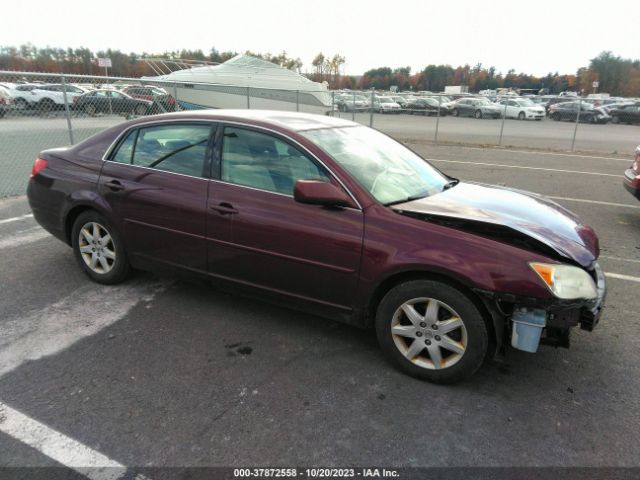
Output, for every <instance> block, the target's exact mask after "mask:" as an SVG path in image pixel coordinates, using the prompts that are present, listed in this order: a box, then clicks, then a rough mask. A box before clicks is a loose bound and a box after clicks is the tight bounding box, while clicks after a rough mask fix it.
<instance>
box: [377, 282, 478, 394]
mask: <svg viewBox="0 0 640 480" xmlns="http://www.w3.org/2000/svg"><path fill="white" fill-rule="evenodd" d="M375 326H376V334H377V337H378V342H379V343H380V347H381V348H382V351H383V353H384V355H385V357H386V358H387V360H389V362H391V364H393V365H394V366H395V367H396V368H398V369H399V370H401V371H402V372H404V373H406V374H408V375H411V376H413V377H417V378H420V379H423V380H427V381H429V382H433V383H455V382H459V381H461V380H463V379H465V378H468V377H470V376H471V375H473V374H474V373H475V372H476V371H477V370H478V368H480V366H481V365H482V363H483V361H484V359H485V356H486V354H487V350H488V345H489V335H488V332H487V326H486V324H485V322H484V319H483V317H482V314H481V313H480V311H479V310H478V308H477V307H476V306H475V304H474V303H473V302H472V301H471V300H470V299H469V298H468V297H467V296H466V295H465V294H464V293H463V292H461V291H460V290H458V289H457V288H454V287H452V286H450V285H448V284H446V283H442V282H438V281H432V280H414V281H409V282H405V283H401V284H400V285H397V286H395V287H394V288H392V289H391V290H389V292H387V294H386V295H385V296H384V298H383V299H382V301H381V302H380V305H379V306H378V310H377V313H376V319H375Z"/></svg>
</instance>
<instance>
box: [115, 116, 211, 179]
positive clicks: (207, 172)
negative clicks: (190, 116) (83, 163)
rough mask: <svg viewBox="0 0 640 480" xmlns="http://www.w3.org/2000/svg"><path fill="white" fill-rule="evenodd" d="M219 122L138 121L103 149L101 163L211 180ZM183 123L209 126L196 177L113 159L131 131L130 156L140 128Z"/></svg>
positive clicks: (133, 151)
mask: <svg viewBox="0 0 640 480" xmlns="http://www.w3.org/2000/svg"><path fill="white" fill-rule="evenodd" d="M221 123H222V122H220V121H216V120H164V121H154V122H145V123H138V124H135V125H131V126H129V127H128V128H126V129H124V130H123V131H122V132H120V134H119V135H118V137H117V138H116V140H115V141H114V142H113V143H112V144H111V146H110V147H109V148H108V149H107V150H106V151H105V154H104V155H103V157H102V162H103V164H104V162H111V163H113V164H116V165H125V166H127V167H135V168H142V169H145V170H153V171H154V172H162V173H167V174H172V175H180V176H182V177H188V178H197V179H201V180H207V181H209V180H211V165H212V157H213V151H214V150H215V147H216V142H217V141H218V132H219V131H220V125H221ZM185 124H186V125H207V126H209V127H210V132H209V139H208V142H207V149H206V152H205V158H204V162H203V165H202V175H201V176H199V177H197V176H194V175H188V174H186V173H179V172H172V171H169V170H161V169H159V168H153V167H145V166H143V165H136V164H134V163H123V162H117V161H115V160H113V156H114V155H115V154H116V153H117V152H118V150H119V149H120V147H121V146H122V144H123V143H124V142H125V141H126V139H127V138H128V137H129V135H130V134H131V133H132V132H134V131H135V135H136V137H135V143H134V148H133V150H132V152H131V158H133V157H134V155H135V146H136V144H137V142H138V135H139V134H140V130H141V129H145V128H153V127H166V126H171V125H185Z"/></svg>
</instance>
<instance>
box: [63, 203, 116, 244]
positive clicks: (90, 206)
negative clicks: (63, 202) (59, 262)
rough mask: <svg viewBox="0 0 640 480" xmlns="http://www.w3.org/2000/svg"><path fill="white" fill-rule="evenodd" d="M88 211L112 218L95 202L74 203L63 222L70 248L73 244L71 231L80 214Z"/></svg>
mask: <svg viewBox="0 0 640 480" xmlns="http://www.w3.org/2000/svg"><path fill="white" fill-rule="evenodd" d="M87 210H94V211H96V212H98V213H99V214H101V215H104V216H105V217H107V219H109V218H110V215H109V212H108V211H107V210H106V209H105V208H103V207H102V206H100V205H98V204H96V203H95V202H90V201H88V200H83V201H80V202H77V203H74V204H73V205H72V206H71V207H70V208H69V209H68V210H67V211H66V213H65V214H64V221H63V228H64V230H63V232H64V237H65V239H66V242H67V244H68V245H69V246H71V244H72V242H71V230H72V229H73V224H74V223H75V221H76V219H77V218H78V217H79V216H80V214H82V213H83V212H86V211H87Z"/></svg>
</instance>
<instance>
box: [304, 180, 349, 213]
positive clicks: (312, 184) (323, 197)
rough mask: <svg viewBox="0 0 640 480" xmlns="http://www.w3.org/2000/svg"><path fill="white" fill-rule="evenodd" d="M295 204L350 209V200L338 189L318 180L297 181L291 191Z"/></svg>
mask: <svg viewBox="0 0 640 480" xmlns="http://www.w3.org/2000/svg"><path fill="white" fill-rule="evenodd" d="M293 198H294V199H295V201H296V202H299V203H306V204H309V205H324V206H327V207H352V206H353V202H352V201H351V198H350V197H349V196H348V195H347V194H346V193H345V192H344V191H343V190H342V189H340V188H338V187H336V186H335V185H334V184H332V183H329V182H323V181H320V180H298V181H297V182H296V184H295V187H294V189H293Z"/></svg>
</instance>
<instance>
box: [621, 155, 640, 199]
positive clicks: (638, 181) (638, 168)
mask: <svg viewBox="0 0 640 480" xmlns="http://www.w3.org/2000/svg"><path fill="white" fill-rule="evenodd" d="M623 185H624V187H625V188H626V189H627V190H628V191H629V193H631V195H633V196H634V197H636V198H637V199H638V200H640V145H638V146H637V147H636V154H635V158H634V160H633V163H632V164H631V166H630V167H629V168H628V169H627V170H626V171H625V172H624V180H623Z"/></svg>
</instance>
